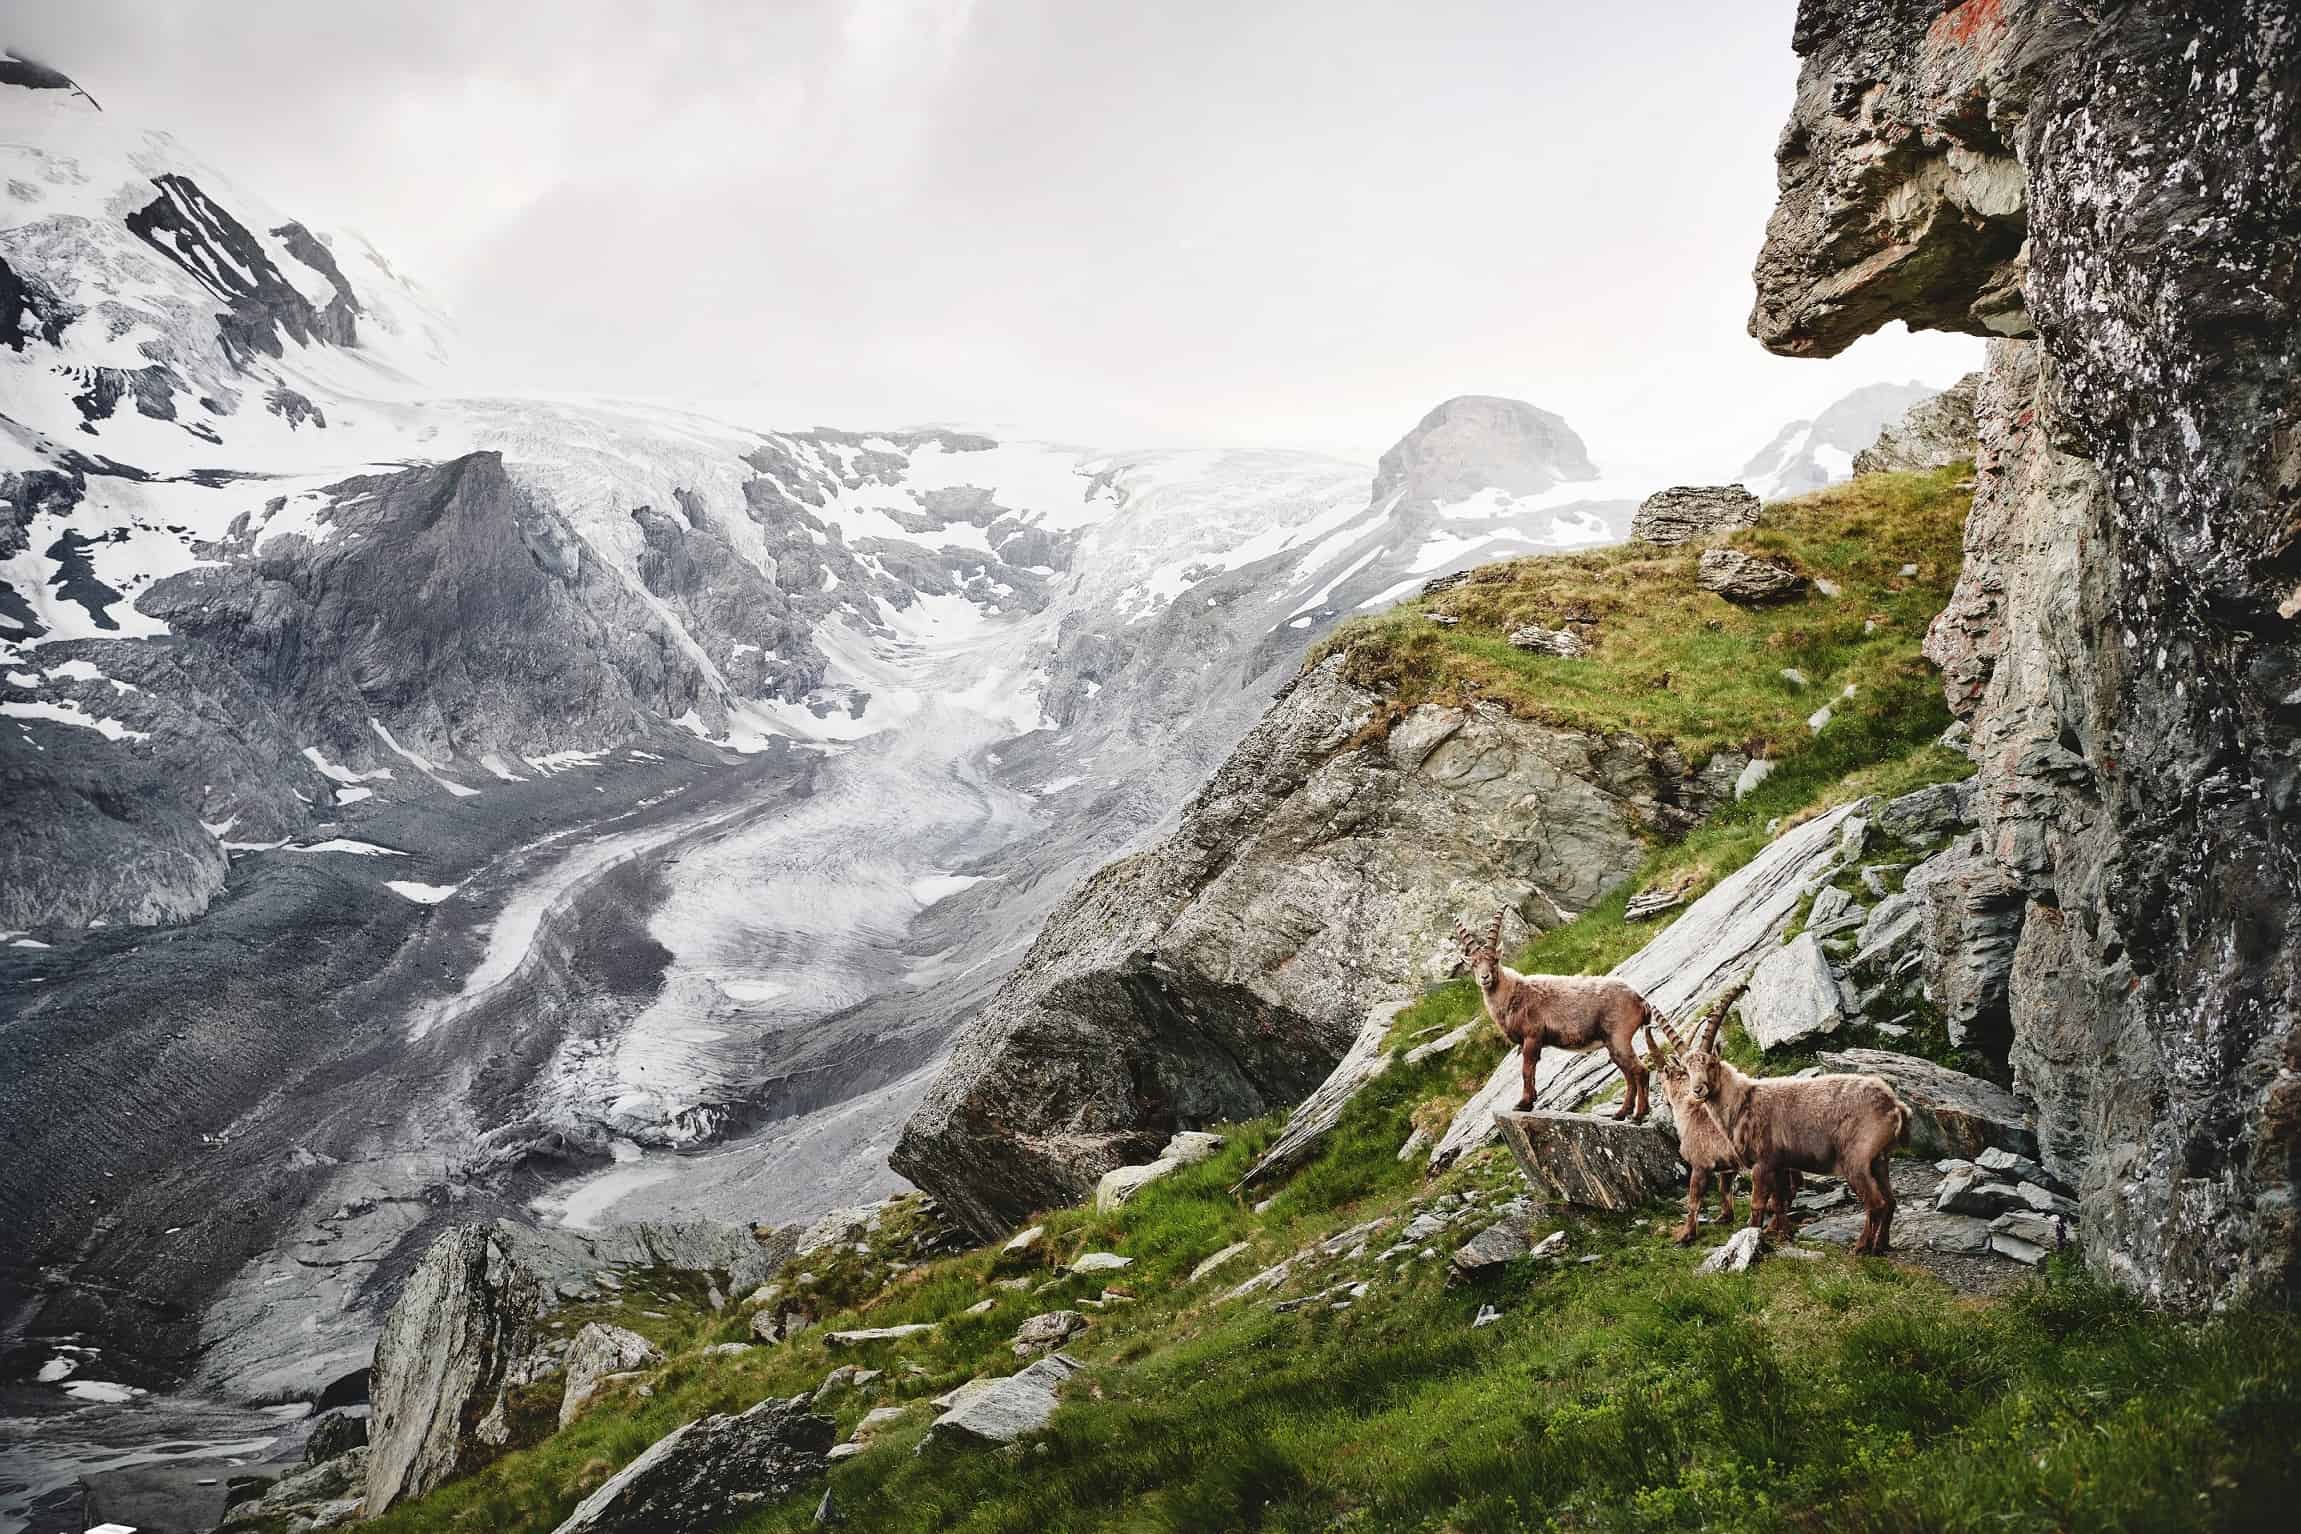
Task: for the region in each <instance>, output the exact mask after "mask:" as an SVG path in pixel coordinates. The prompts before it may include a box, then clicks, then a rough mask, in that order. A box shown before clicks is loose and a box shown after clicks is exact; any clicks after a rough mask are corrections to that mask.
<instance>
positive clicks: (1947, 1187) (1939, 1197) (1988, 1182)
mask: <svg viewBox="0 0 2301 1534" xmlns="http://www.w3.org/2000/svg"><path fill="white" fill-rule="evenodd" d="M1934 1207H1935V1208H1936V1209H1939V1210H1941V1211H1942V1212H1943V1213H1944V1214H1970V1215H1978V1216H1980V1217H1982V1218H1984V1219H1994V1218H1995V1217H1997V1216H1998V1215H2001V1214H2006V1213H2008V1212H2010V1211H2012V1210H2015V1209H2026V1208H2028V1207H2029V1205H2028V1203H2027V1202H2026V1201H2025V1200H2024V1199H2023V1198H2022V1196H2021V1191H2020V1190H2019V1189H2018V1188H2016V1187H2015V1186H2014V1185H2013V1184H2011V1183H2008V1182H2002V1181H2000V1180H1999V1179H1997V1178H1996V1177H1993V1176H1991V1175H1990V1174H1989V1173H1987V1172H1984V1171H1982V1170H1980V1169H1979V1168H1965V1169H1961V1170H1958V1171H1954V1172H1951V1173H1950V1174H1949V1175H1948V1176H1946V1177H1944V1178H1942V1180H1941V1186H1940V1187H1939V1188H1938V1189H1936V1190H1935V1191H1934Z"/></svg>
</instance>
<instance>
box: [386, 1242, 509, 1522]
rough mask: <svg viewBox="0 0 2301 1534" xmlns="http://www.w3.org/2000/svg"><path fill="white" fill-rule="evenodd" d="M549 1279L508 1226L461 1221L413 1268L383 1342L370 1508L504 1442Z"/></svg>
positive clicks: (413, 1493)
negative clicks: (518, 1253)
mask: <svg viewBox="0 0 2301 1534" xmlns="http://www.w3.org/2000/svg"><path fill="white" fill-rule="evenodd" d="M543 1307H544V1292H543V1286H542V1284H540V1283H539V1282H538V1281H537V1280H536V1277H535V1275H534V1274H533V1273H531V1272H530V1271H528V1269H527V1268H526V1267H524V1266H522V1265H521V1264H520V1262H519V1261H518V1259H517V1258H516V1257H514V1256H513V1254H512V1249H511V1245H510V1243H509V1242H507V1241H506V1240H505V1239H504V1237H503V1235H502V1234H501V1232H499V1231H497V1230H496V1229H494V1228H493V1227H490V1226H484V1225H459V1226H456V1227H455V1228H454V1229H452V1230H450V1231H448V1232H447V1233H446V1234H445V1235H443V1236H441V1237H440V1238H439V1239H438V1240H437V1241H435V1242H433V1243H432V1246H431V1249H430V1250H429V1251H427V1252H425V1253H424V1255H423V1260H422V1261H420V1262H418V1263H417V1264H416V1266H415V1271H413V1272H412V1273H410V1274H409V1275H408V1279H407V1283H406V1285H405V1286H404V1287H402V1289H401V1290H400V1296H399V1300H398V1302H397V1303H395V1304H394V1305H393V1306H392V1308H391V1313H390V1314H389V1315H388V1316H386V1317H385V1318H384V1326H383V1335H382V1336H381V1337H379V1338H378V1339H377V1341H376V1356H375V1375H374V1379H373V1382H372V1384H371V1386H370V1391H371V1396H372V1404H373V1410H372V1414H371V1416H370V1417H369V1421H368V1444H369V1453H368V1458H367V1495H366V1503H367V1510H368V1512H369V1514H370V1515H371V1516H372V1515H373V1514H377V1513H381V1512H383V1511H384V1510H385V1509H386V1508H388V1507H390V1506H391V1505H392V1504H393V1503H395V1502H398V1501H401V1500H403V1499H406V1498H411V1497H420V1496H422V1495H423V1494H424V1493H426V1492H428V1491H430V1490H431V1489H432V1488H434V1487H435V1486H438V1485H439V1484H440V1483H441V1482H442V1481H445V1480H446V1479H448V1478H449V1477H450V1476H452V1475H454V1474H456V1473H457V1472H458V1471H459V1470H463V1469H466V1468H468V1467H469V1466H470V1465H471V1464H472V1463H473V1462H474V1461H475V1460H476V1459H477V1458H479V1457H482V1456H484V1455H485V1454H486V1452H487V1451H488V1450H489V1449H490V1448H493V1447H499V1446H500V1445H501V1444H502V1443H503V1441H504V1434H503V1392H504V1387H505V1385H506V1384H507V1383H508V1380H509V1376H510V1373H511V1370H512V1366H513V1365H514V1364H516V1363H517V1362H518V1361H519V1359H520V1358H521V1357H522V1356H524V1355H525V1354H526V1353H527V1352H528V1351H529V1350H530V1348H531V1347H532V1345H533V1343H534V1341H535V1336H536V1321H537V1318H538V1317H539V1316H540V1315H541V1314H542V1312H543Z"/></svg>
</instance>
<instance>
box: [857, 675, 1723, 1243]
mask: <svg viewBox="0 0 2301 1534" xmlns="http://www.w3.org/2000/svg"><path fill="white" fill-rule="evenodd" d="M1382 709H1383V700H1382V699H1381V698H1380V697H1378V696H1377V695H1375V694H1374V693H1371V692H1369V691H1367V690H1365V689H1363V688H1360V687H1358V686H1356V685H1354V684H1353V683H1351V682H1350V681H1348V680H1346V678H1345V677H1344V675H1343V657H1340V656H1336V657H1331V658H1329V659H1327V660H1326V661H1323V662H1321V663H1320V664H1319V665H1317V666H1316V667H1314V668H1312V669H1311V670H1309V671H1307V672H1305V673H1304V674H1303V675H1302V676H1301V677H1300V678H1299V679H1298V680H1297V681H1296V682H1295V683H1294V684H1293V685H1292V687H1291V689H1290V690H1289V691H1288V692H1287V694H1286V695H1285V696H1283V697H1282V699H1281V700H1280V701H1279V702H1278V704H1276V705H1275V706H1274V707H1273V708H1272V710H1271V711H1270V713H1269V714H1268V715H1267V716H1266V717H1265V718H1264V720H1263V722H1262V723H1261V724H1260V725H1259V726H1257V727H1256V729H1255V730H1254V731H1253V732H1252V733H1251V734H1250V735H1248V737H1247V738H1246V740H1245V742H1244V743H1242V744H1241V745H1240V747H1239V748H1238V750H1237V751H1236V752H1235V753H1233V755H1232V756H1231V758H1230V759H1229V761H1227V762H1226V763H1225V764H1224V765H1223V767H1222V768H1221V769H1220V771H1218V772H1217V773H1216V774H1215V776H1214V778H1213V779H1212V780H1211V781H1210V782H1209V783H1208V784H1207V786H1206V787H1205V788H1204V789H1203V790H1202V791H1201V792H1200V794H1199V796H1198V798H1197V799H1195V800H1194V801H1193V802H1192V803H1191V804H1190V805H1189V806H1188V807H1187V808H1186V809H1185V810H1184V812H1183V815H1182V823H1181V826H1180V828H1179V829H1178V830H1176V831H1175V833H1174V834H1173V835H1171V836H1169V837H1168V838H1166V840H1164V841H1163V842H1160V843H1158V844H1156V845H1154V846H1153V847H1151V848H1149V849H1148V850H1146V851H1144V852H1141V853H1138V854H1136V855H1135V856H1133V857H1130V858H1127V859H1125V860H1124V861H1121V862H1119V863H1116V864H1113V865H1112V866H1110V867H1108V868H1106V869H1104V870H1103V871H1102V872H1100V873H1098V874H1096V875H1095V876H1094V877H1093V878H1092V879H1090V880H1088V881H1087V883H1086V884H1085V885H1084V886H1083V887H1082V888H1081V889H1080V890H1079V891H1078V892H1077V893H1076V894H1074V895H1073V896H1072V897H1071V898H1070V899H1069V900H1068V901H1067V902H1066V903H1065V904H1064V905H1063V906H1062V907H1061V908H1060V909H1058V910H1057V911H1056V913H1055V914H1054V916H1053V917H1052V918H1051V919H1050V920H1049V921H1048V923H1047V925H1046V927H1045V928H1044V930H1043V931H1042V932H1041V934H1040V936H1039V939H1038V941H1037V942H1036V943H1035V944H1034V945H1033V947H1032V950H1031V953H1030V955H1029V957H1028V958H1026V959H1025V960H1024V961H1023V964H1022V965H1021V967H1020V968H1018V969H1017V970H1016V971H1015V973H1014V974H1013V975H1012V976H1011V977H1010V978H1009V979H1008V981H1007V982H1006V984H1005V986H1004V987H1003V989H1002V990H1001V992H1000V993H999V995H998V996H997V997H996V998H995V999H994V1000H993V1001H992V1002H991V1004H990V1005H989V1006H988V1007H986V1008H985V1010H984V1011H983V1013H982V1014H981V1015H980V1016H979V1017H978V1018H977V1020H976V1021H975V1023H974V1024H973V1025H972V1026H971V1027H970V1029H969V1031H968V1032H967V1033H966V1034H965V1035H964V1036H963V1037H962V1038H961V1040H960V1041H959V1044H958V1046H957V1048H956V1050H955V1051H954V1053H953V1055H952V1059H951V1063H950V1064H949V1065H948V1066H947V1067H946V1068H945V1070H944V1072H943V1075H942V1076H941V1077H940V1078H939V1079H938V1080H937V1082H936V1083H935V1085H934V1087H933V1088H932V1089H931V1090H930V1092H929V1094H928V1097H927V1099H926V1101H925V1103H924V1104H922V1106H921V1107H920V1109H919V1111H918V1112H917V1114H916V1115H914V1117H913V1118H912V1120H911V1122H910V1123H909V1124H908V1125H907V1126H906V1127H905V1129H904V1131H903V1136H902V1139H901V1141H900V1143H899V1144H898V1146H897V1147H896V1150H895V1153H894V1155H893V1157H892V1158H891V1160H892V1164H893V1165H894V1167H895V1169H896V1170H897V1171H899V1172H901V1173H902V1174H903V1175H904V1176H906V1177H908V1178H910V1179H911V1180H912V1181H913V1182H915V1183H917V1184H918V1185H919V1186H921V1187H923V1188H925V1189H927V1190H928V1191H930V1192H931V1193H933V1194H934V1195H935V1197H936V1198H937V1199H938V1200H939V1201H941V1202H942V1203H943V1204H944V1205H945V1206H946V1207H947V1208H948V1209H949V1210H950V1211H951V1212H952V1214H953V1215H954V1217H955V1218H958V1219H959V1220H961V1221H963V1222H964V1223H966V1224H968V1225H969V1226H970V1227H972V1228H973V1229H975V1230H976V1232H977V1233H978V1234H980V1235H984V1236H989V1235H992V1234H995V1233H997V1232H998V1231H1001V1230H1004V1229H1006V1228H1008V1227H1010V1226H1012V1225H1013V1224H1015V1223H1016V1222H1018V1221H1019V1220H1020V1219H1021V1218H1022V1217H1023V1216H1025V1215H1027V1214H1029V1213H1030V1212H1031V1211H1032V1210H1034V1209H1040V1208H1045V1207H1048V1206H1050V1205H1054V1204H1058V1203H1063V1202H1069V1201H1074V1200H1077V1199H1081V1198H1084V1197H1085V1196H1086V1195H1087V1194H1089V1193H1090V1192H1091V1191H1092V1190H1093V1188H1094V1186H1095V1183H1096V1181H1097V1179H1099V1178H1100V1177H1101V1176H1102V1175H1103V1173H1105V1172H1106V1171H1109V1170H1110V1169H1111V1168H1113V1167H1117V1166H1125V1165H1128V1164H1131V1163H1135V1162H1141V1161H1146V1160H1148V1159H1150V1158H1151V1156H1152V1155H1154V1154H1155V1153H1156V1152H1157V1150H1158V1149H1159V1147H1160V1146H1161V1145H1162V1144H1164V1143H1165V1142H1166V1140H1167V1138H1168V1136H1169V1135H1171V1134H1172V1133H1173V1132H1174V1131H1175V1130H1177V1129H1182V1128H1188V1127H1192V1126H1195V1125H1201V1124H1208V1123H1214V1122H1218V1121H1222V1120H1226V1119H1228V1120H1235V1119H1245V1118H1251V1117H1254V1116H1255V1115H1257V1114H1260V1113H1264V1112H1268V1111H1269V1110H1270V1109H1272V1108H1274V1107H1280V1106H1290V1105H1292V1104H1295V1103H1298V1102H1300V1101H1301V1100H1302V1099H1303V1098H1304V1097H1305V1096H1306V1095H1308V1094H1309V1093H1310V1091H1311V1090H1312V1089H1313V1088H1314V1087H1316V1086H1317V1085H1318V1084H1319V1082H1320V1080H1321V1079H1322V1078H1323V1077H1324V1076H1325V1075H1326V1074H1327V1073H1328V1071H1329V1069H1330V1068H1331V1067H1332V1066H1333V1065H1334V1063H1335V1062H1336V1061H1337V1060H1338V1059H1339V1058H1341V1056H1342V1055H1343V1054H1344V1052H1345V1051H1346V1050H1347V1049H1348V1048H1349V1047H1350V1044H1351V1042H1352V1040H1353V1038H1354V1037H1355V1036H1356V1035H1357V1033H1358V1032H1359V1028H1360V1025H1361V1023H1362V1021H1363V1020H1364V1019H1365V1018H1366V1016H1367V1014H1368V1012H1369V1011H1370V1009H1372V1008H1373V1007H1374V1006H1375V1005H1376V1004H1378V1003H1380V1002H1382V1001H1384V1000H1399V999H1404V998H1406V997H1408V996H1411V995H1413V994H1415V993H1417V992H1418V991H1419V990H1420V989H1421V988H1422V987H1423V986H1424V985H1426V984H1428V983H1429V982H1431V981H1434V980H1437V979H1441V978H1443V977H1444V976H1445V975H1446V974H1448V973H1450V972H1451V970H1452V968H1453V967H1454V966H1455V965H1456V964H1457V963H1458V962H1459V956H1458V954H1457V952H1456V950H1455V948H1454V946H1453V944H1452V942H1451V940H1450V936H1449V934H1450V932H1451V930H1452V928H1453V925H1454V923H1455V922H1456V921H1457V920H1458V919H1460V917H1461V916H1462V915H1463V914H1464V913H1465V912H1471V911H1476V912H1486V911H1492V910H1494V909H1495V908H1496V907H1498V906H1499V907H1504V908H1507V909H1508V910H1510V911H1512V912H1515V913H1517V915H1516V916H1515V917H1514V918H1513V920H1514V923H1516V924H1517V925H1515V926H1514V928H1513V930H1523V926H1524V925H1528V924H1531V925H1536V926H1548V925H1554V924H1555V923H1556V922H1557V921H1558V920H1560V919H1561V915H1560V908H1564V909H1567V910H1579V909H1582V908H1584V907H1586V906H1587V905H1589V904H1590V903H1592V902H1594V901H1595V900H1596V899H1598V898H1599V896H1600V895H1602V894H1603V893H1604V892H1605V891H1606V890H1608V889H1610V888H1611V887H1612V886H1613V885H1615V884H1617V883H1619V882H1620V881H1621V880H1622V879H1624V878H1626V877H1627V876H1628V875H1629V874H1630V873H1631V872H1632V871H1633V870H1635V869H1636V867H1637V866H1638V865H1639V863H1640V862H1641V861H1643V859H1644V857H1645V845H1646V844H1645V841H1644V839H1643V838H1644V837H1645V836H1646V835H1648V834H1650V833H1653V832H1663V833H1668V832H1672V831H1676V830H1681V829H1683V828H1684V827H1686V826H1687V825H1690V824H1692V823H1693V822H1694V821H1695V820H1696V819H1697V818H1698V817H1699V816H1700V815H1701V814H1702V813H1703V812H1704V811H1705V810H1706V808H1707V807H1708V805H1709V804H1710V803H1711V802H1712V800H1713V797H1714V795H1715V794H1716V793H1717V792H1719V791H1721V790H1720V789H1719V788H1718V786H1717V775H1715V774H1709V775H1705V774H1701V773H1697V772H1695V771H1694V770H1692V769H1690V768H1689V767H1688V766H1687V765H1686V764H1685V763H1684V762H1683V760H1682V759H1679V758H1677V757H1676V756H1675V755H1674V754H1672V753H1668V752H1660V753H1657V752H1655V751H1652V750H1649V749H1648V748H1646V747H1645V746H1643V745H1642V744H1641V743H1639V742H1638V741H1636V740H1634V739H1629V738H1611V739H1608V738H1600V737H1596V736H1592V735H1588V734H1584V733H1581V732H1577V731H1573V730H1564V729H1559V728H1556V727H1553V726H1550V725H1546V724H1541V723H1537V722H1533V721H1528V720H1520V719H1516V718H1513V717H1511V716H1509V715H1508V714H1506V713H1505V712H1503V711H1502V710H1500V709H1499V708H1492V707H1475V708H1467V709H1465V708H1450V707H1439V706H1434V705H1433V706H1424V707H1420V708H1416V709H1414V710H1412V711H1411V712H1409V713H1408V714H1406V715H1405V716H1404V717H1403V718H1399V719H1397V720H1396V721H1395V722H1394V723H1392V724H1391V725H1390V727H1389V729H1388V730H1387V733H1380V732H1379V731H1378V726H1377V721H1378V720H1379V719H1380V718H1381V716H1382Z"/></svg>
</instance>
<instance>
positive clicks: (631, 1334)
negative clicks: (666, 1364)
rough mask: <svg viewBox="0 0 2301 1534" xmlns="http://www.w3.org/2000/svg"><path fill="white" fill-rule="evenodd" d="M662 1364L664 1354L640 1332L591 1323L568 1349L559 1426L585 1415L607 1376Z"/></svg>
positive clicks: (601, 1322)
mask: <svg viewBox="0 0 2301 1534" xmlns="http://www.w3.org/2000/svg"><path fill="white" fill-rule="evenodd" d="M661 1362H663V1354H662V1353H661V1352H660V1351H659V1350H658V1349H657V1348H656V1346H655V1344H654V1343H652V1342H649V1341H648V1340H647V1339H646V1338H645V1337H642V1336H640V1335H639V1334H638V1333H637V1332H635V1331H631V1330H628V1329H627V1328H624V1327H620V1326H610V1325H608V1324H607V1323H606V1322H604V1321H593V1322H590V1323H589V1324H587V1325H586V1326H585V1327H584V1328H583V1330H582V1331H579V1332H577V1333H576V1334H575V1340H574V1341H573V1342H571V1343H569V1344H568V1345H567V1388H566V1391H565V1393H564V1394H562V1395H561V1396H560V1398H559V1425H560V1426H561V1427H565V1426H567V1425H568V1424H569V1423H570V1422H573V1421H574V1420H575V1419H576V1418H577V1417H579V1416H581V1415H583V1409H584V1408H585V1407H586V1406H589V1405H590V1404H591V1398H592V1397H593V1396H594V1395H596V1394H598V1393H599V1387H600V1384H601V1383H602V1382H603V1381H604V1380H605V1379H606V1378H607V1376H609V1375H611V1374H621V1373H624V1372H625V1371H626V1370H631V1369H641V1368H645V1367H646V1366H648V1365H649V1364H659V1363H661Z"/></svg>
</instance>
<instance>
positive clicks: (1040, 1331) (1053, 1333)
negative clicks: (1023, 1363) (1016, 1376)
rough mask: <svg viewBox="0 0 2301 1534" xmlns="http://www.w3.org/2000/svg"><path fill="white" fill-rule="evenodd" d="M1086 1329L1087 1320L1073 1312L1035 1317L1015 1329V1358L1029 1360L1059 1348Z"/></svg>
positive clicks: (1065, 1311)
mask: <svg viewBox="0 0 2301 1534" xmlns="http://www.w3.org/2000/svg"><path fill="white" fill-rule="evenodd" d="M1086 1329H1087V1318H1086V1317H1085V1316H1082V1315H1080V1314H1079V1313H1078V1312H1077V1311H1075V1310H1050V1311H1046V1312H1044V1313H1043V1314H1040V1315H1035V1316H1033V1317H1031V1318H1030V1319H1029V1320H1028V1321H1025V1322H1024V1323H1023V1324H1022V1325H1021V1326H1019V1327H1017V1328H1016V1329H1015V1335H1014V1337H1013V1339H1012V1341H1013V1345H1014V1350H1015V1356H1016V1357H1017V1358H1029V1357H1031V1356H1032V1355H1033V1354H1035V1353H1044V1352H1047V1351H1048V1350H1050V1349H1053V1348H1059V1347H1061V1346H1062V1345H1063V1344H1064V1343H1066V1342H1068V1341H1070V1340H1071V1339H1072V1338H1073V1337H1075V1336H1077V1335H1078V1334H1079V1333H1080V1332H1083V1331H1085V1330H1086Z"/></svg>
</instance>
